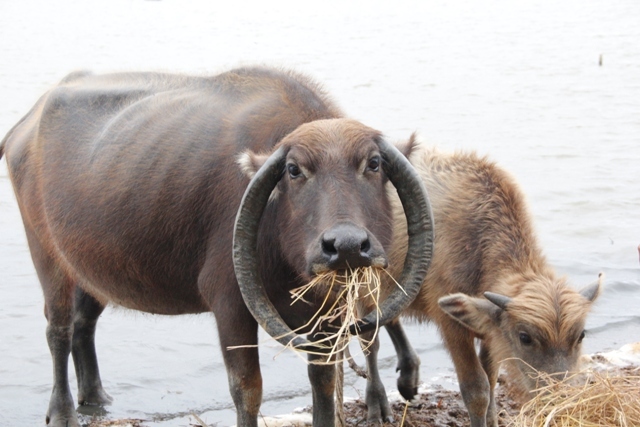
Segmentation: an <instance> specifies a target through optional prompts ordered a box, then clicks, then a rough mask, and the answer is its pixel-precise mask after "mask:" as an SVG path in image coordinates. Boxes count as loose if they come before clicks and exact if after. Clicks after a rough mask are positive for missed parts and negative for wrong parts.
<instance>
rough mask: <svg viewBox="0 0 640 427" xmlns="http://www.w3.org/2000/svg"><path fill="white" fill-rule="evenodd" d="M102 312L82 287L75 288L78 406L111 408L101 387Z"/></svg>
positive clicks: (74, 346) (74, 334)
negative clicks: (99, 330)
mask: <svg viewBox="0 0 640 427" xmlns="http://www.w3.org/2000/svg"><path fill="white" fill-rule="evenodd" d="M103 310H104V305H103V304H100V303H99V302H98V301H97V300H96V299H95V298H93V297H92V296H91V295H89V294H87V293H86V292H85V291H83V290H82V289H81V288H79V287H77V288H76V294H75V314H74V317H73V341H72V346H71V354H72V356H73V362H74V366H75V368H76V376H77V377H78V404H79V405H108V404H110V403H111V402H113V399H112V398H111V396H109V395H108V394H107V392H105V391H104V389H103V388H102V381H101V379H100V370H99V368H98V358H97V356H96V345H95V334H96V324H97V322H98V317H100V314H102V311H103Z"/></svg>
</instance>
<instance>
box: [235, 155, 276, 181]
mask: <svg viewBox="0 0 640 427" xmlns="http://www.w3.org/2000/svg"><path fill="white" fill-rule="evenodd" d="M268 158H269V154H258V153H254V152H253V151H251V150H246V151H243V152H242V153H240V155H239V156H238V157H237V160H236V163H237V164H238V166H240V169H241V170H242V172H243V173H244V174H245V175H246V176H247V177H248V178H253V176H254V175H255V174H256V172H258V169H260V167H262V165H263V164H264V162H266V161H267V159H268Z"/></svg>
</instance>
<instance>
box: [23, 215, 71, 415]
mask: <svg viewBox="0 0 640 427" xmlns="http://www.w3.org/2000/svg"><path fill="white" fill-rule="evenodd" d="M26 231H27V240H28V242H29V248H30V250H31V257H32V258H33V264H34V266H35V268H36V272H37V273H38V278H39V279H40V284H41V286H42V291H43V294H44V301H45V310H44V313H45V317H46V318H47V333H46V335H47V343H48V345H49V351H50V352H51V359H52V361H53V391H52V392H51V399H50V400H49V409H48V411H47V418H46V422H47V425H48V426H49V427H80V424H79V423H78V416H77V414H76V410H75V407H74V404H73V397H72V396H71V390H70V388H69V372H68V371H69V368H68V366H69V354H70V353H71V339H72V334H73V326H72V319H73V292H74V289H75V282H74V280H72V278H71V277H69V275H68V274H66V273H65V271H64V269H63V268H62V267H61V266H60V265H59V264H58V263H57V262H56V260H55V258H53V257H52V256H50V254H49V253H47V251H46V249H45V248H43V247H42V245H41V244H40V242H39V241H38V240H37V238H36V237H35V236H34V233H33V232H32V231H31V230H30V229H29V228H28V227H26Z"/></svg>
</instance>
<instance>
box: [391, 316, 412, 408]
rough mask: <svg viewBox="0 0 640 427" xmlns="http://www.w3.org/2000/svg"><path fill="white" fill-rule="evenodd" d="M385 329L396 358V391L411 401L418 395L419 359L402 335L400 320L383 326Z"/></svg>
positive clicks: (405, 337)
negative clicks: (397, 374) (397, 375)
mask: <svg viewBox="0 0 640 427" xmlns="http://www.w3.org/2000/svg"><path fill="white" fill-rule="evenodd" d="M385 328H386V329H387V332H388V333H389V337H391V342H392V343H393V347H394V348H395V350H396V355H397V357H398V365H397V366H396V372H398V371H399V372H400V376H399V377H398V391H399V392H400V394H401V395H402V397H404V398H405V399H407V400H412V399H413V398H414V397H415V396H416V394H418V384H419V382H420V358H419V357H418V355H417V354H416V352H415V350H414V349H413V347H412V346H411V343H410V342H409V339H408V338H407V335H406V334H405V333H404V329H403V327H402V323H400V319H397V318H396V319H394V320H392V321H391V322H389V323H387V324H386V325H385Z"/></svg>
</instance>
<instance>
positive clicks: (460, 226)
mask: <svg viewBox="0 0 640 427" xmlns="http://www.w3.org/2000/svg"><path fill="white" fill-rule="evenodd" d="M410 160H411V162H412V164H413V165H414V166H415V167H416V169H417V170H418V172H419V174H420V175H421V176H422V178H423V180H424V183H425V186H426V188H427V191H428V193H429V197H430V200H431V205H432V209H433V215H434V222H435V233H436V238H435V250H434V256H433V260H432V264H431V267H430V270H429V272H428V274H427V277H426V278H425V281H424V284H423V286H422V288H421V291H420V293H419V295H418V297H417V298H416V299H415V300H414V302H413V303H412V304H411V306H410V307H409V309H408V311H407V312H406V313H405V314H407V315H410V316H412V317H414V318H417V319H419V320H421V321H433V322H435V323H436V325H437V326H438V328H439V329H440V331H441V333H442V336H443V338H444V341H445V344H446V346H447V348H448V349H449V351H450V353H451V355H452V358H453V360H454V364H455V367H456V371H457V373H458V379H459V381H460V387H461V391H462V394H463V398H464V400H465V402H466V404H467V407H468V409H469V412H470V416H471V424H472V426H484V425H485V421H486V422H488V424H489V425H496V422H497V418H496V414H495V404H494V401H493V388H494V386H495V382H496V378H497V372H498V367H499V365H500V363H501V361H503V360H505V359H509V358H514V357H515V358H519V359H522V360H524V361H525V362H526V363H527V364H529V365H531V366H532V367H533V368H536V369H539V370H541V371H545V372H549V373H553V372H558V371H565V370H567V369H572V368H574V367H575V364H576V362H577V359H578V355H579V352H580V341H581V338H580V335H581V333H582V331H583V328H584V322H585V317H586V315H587V312H588V311H589V309H590V307H591V303H592V301H593V300H594V299H595V298H596V296H597V294H598V289H599V284H598V285H597V286H598V289H596V290H595V291H594V290H593V289H592V288H590V289H588V290H586V291H585V292H584V294H585V295H584V296H583V295H581V294H580V293H578V292H576V291H574V290H573V289H571V288H570V287H569V286H568V285H567V283H566V280H565V278H562V277H557V275H556V274H555V272H554V271H553V269H552V268H551V267H550V266H549V265H548V263H547V261H546V260H545V257H544V255H543V254H542V252H541V250H540V248H539V247H538V243H537V239H536V237H535V234H534V231H533V226H532V223H531V216H530V214H529V212H528V210H527V207H526V203H525V198H524V196H523V194H522V193H521V191H520V189H519V187H518V185H517V184H516V183H515V181H514V179H513V178H512V177H511V176H509V175H508V174H507V173H506V172H505V171H504V170H502V169H500V168H499V167H498V166H496V165H495V164H494V163H493V162H491V161H489V160H488V159H486V158H481V157H478V156H477V155H476V154H473V153H455V154H444V153H441V152H439V151H437V150H435V149H432V148H427V147H424V146H421V147H418V148H417V149H416V150H415V151H414V152H413V154H412V155H411V157H410ZM392 204H393V209H394V218H395V225H394V230H395V234H394V236H395V240H394V243H393V248H392V250H391V252H390V265H391V266H401V265H402V264H403V263H402V261H403V259H404V256H405V252H406V237H405V235H406V222H405V221H404V219H403V217H402V207H401V205H400V203H399V201H398V200H397V197H393V199H392ZM398 273H399V272H395V273H394V274H396V275H397V274H398ZM486 291H491V292H493V293H497V294H501V295H503V296H506V297H509V298H510V303H509V304H508V305H507V308H506V310H502V309H500V308H498V307H497V306H496V305H495V304H493V303H491V302H489V301H488V300H486V299H484V298H483V293H484V292H486ZM522 332H524V333H527V334H529V335H530V336H531V338H532V339H533V340H534V342H533V344H532V345H530V346H526V345H524V344H523V343H521V342H520V339H519V337H520V334H521V333H522ZM475 337H477V338H481V339H482V340H483V341H482V349H481V352H480V355H479V356H478V355H476V352H475V350H474V344H473V342H474V338H475ZM509 364H510V365H511V368H512V369H511V371H512V372H513V373H514V376H515V377H514V380H515V381H516V382H521V383H522V385H523V386H524V387H525V388H526V389H531V388H533V387H534V386H535V381H533V380H532V379H531V374H532V373H531V372H530V368H529V367H528V366H527V365H525V364H523V363H520V362H516V361H510V362H509ZM487 409H488V412H487ZM485 413H486V420H485Z"/></svg>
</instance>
